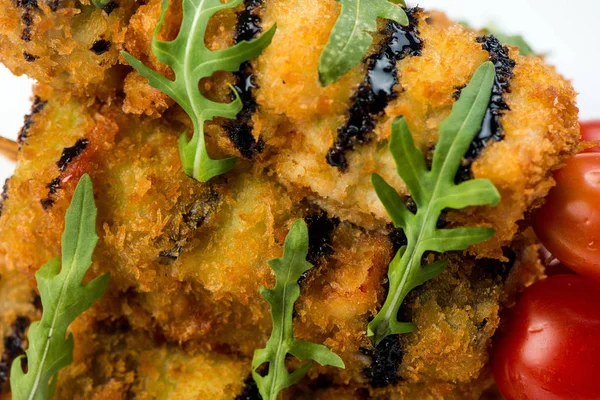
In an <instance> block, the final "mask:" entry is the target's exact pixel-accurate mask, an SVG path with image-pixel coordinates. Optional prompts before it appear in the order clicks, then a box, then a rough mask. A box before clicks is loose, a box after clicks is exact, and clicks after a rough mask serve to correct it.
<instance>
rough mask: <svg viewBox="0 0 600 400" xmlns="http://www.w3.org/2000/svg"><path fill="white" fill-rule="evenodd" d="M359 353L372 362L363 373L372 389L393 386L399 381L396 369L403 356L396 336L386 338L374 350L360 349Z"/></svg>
mask: <svg viewBox="0 0 600 400" xmlns="http://www.w3.org/2000/svg"><path fill="white" fill-rule="evenodd" d="M361 352H362V353H363V354H365V355H367V356H369V357H371V360H372V362H371V366H370V367H368V368H366V369H365V370H364V371H363V375H364V376H365V378H367V379H368V380H369V384H370V385H371V386H372V387H374V388H381V387H385V386H389V385H394V384H396V383H398V382H399V381H400V380H401V377H400V375H399V374H398V368H399V367H400V364H401V363H402V357H403V355H404V354H403V351H402V346H401V345H400V340H399V338H398V335H390V336H387V337H386V338H385V339H383V340H382V341H381V343H379V345H378V346H377V347H375V348H374V349H365V348H362V349H361Z"/></svg>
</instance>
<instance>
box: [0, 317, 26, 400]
mask: <svg viewBox="0 0 600 400" xmlns="http://www.w3.org/2000/svg"><path fill="white" fill-rule="evenodd" d="M29 323H30V321H29V318H27V317H17V319H16V320H15V322H14V323H13V325H12V333H11V334H10V335H8V336H6V337H5V338H4V351H3V352H2V358H1V359H0V393H1V392H2V387H3V386H4V384H5V383H6V382H7V381H8V374H9V371H10V366H11V364H12V362H13V360H14V359H15V358H17V357H18V356H20V355H22V354H24V353H25V350H24V349H23V347H24V341H25V331H26V330H27V328H28V327H29Z"/></svg>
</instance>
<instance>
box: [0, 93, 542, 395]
mask: <svg viewBox="0 0 600 400" xmlns="http://www.w3.org/2000/svg"><path fill="white" fill-rule="evenodd" d="M36 93H37V95H38V96H39V97H40V99H41V100H39V101H38V103H39V104H42V103H43V104H44V106H43V107H41V106H39V104H38V107H37V108H38V112H37V114H35V115H33V116H32V117H31V118H30V121H29V124H28V125H29V127H28V130H27V138H26V140H25V141H24V142H23V144H22V148H21V151H20V154H19V162H18V167H17V171H16V173H15V176H14V177H13V178H11V180H10V181H9V183H8V191H7V192H6V196H7V198H6V200H5V202H4V204H3V214H2V217H1V218H0V249H1V251H2V252H7V254H8V255H7V260H8V262H9V265H10V266H11V268H13V267H15V268H17V269H19V270H20V271H23V272H26V273H27V274H28V275H29V276H30V277H31V276H33V273H34V272H35V271H36V270H37V269H38V268H39V267H40V266H41V265H43V264H44V262H45V261H46V260H47V259H48V258H50V257H52V255H53V254H58V252H59V249H58V245H59V243H60V240H59V236H60V232H61V231H62V229H63V227H62V221H63V217H64V212H65V210H66V207H67V206H68V204H69V202H70V198H71V196H72V194H73V190H74V182H76V181H77V179H76V177H77V176H80V175H81V174H83V173H86V172H87V173H89V174H91V176H92V179H93V180H94V182H95V188H96V194H97V196H96V202H97V206H98V212H99V214H98V227H99V231H98V235H99V236H100V241H99V243H98V247H97V251H96V253H95V255H94V265H93V267H92V269H91V271H90V272H91V276H96V275H100V274H102V273H104V272H110V273H111V282H112V283H111V285H110V287H109V290H108V292H107V294H106V295H105V296H103V298H102V299H100V301H99V302H98V303H97V304H96V305H95V306H94V307H93V308H92V309H91V310H90V312H89V313H88V314H89V315H90V318H92V317H93V318H94V320H95V321H97V324H98V326H100V327H101V326H106V330H107V331H108V332H110V331H111V329H112V328H110V327H111V326H112V325H111V324H113V322H112V321H114V320H115V319H121V320H123V321H126V323H127V325H128V326H130V327H131V329H133V330H136V331H139V332H145V334H146V335H149V336H150V337H153V338H157V340H158V339H160V338H162V339H160V340H161V341H166V342H167V343H170V344H172V345H175V344H185V349H186V351H189V352H191V353H192V354H197V353H205V352H207V351H217V352H221V353H224V354H228V355H230V356H232V357H234V359H235V360H238V359H250V358H251V356H252V353H253V351H254V350H255V349H256V348H260V347H263V346H264V343H265V342H266V340H267V338H268V335H269V332H270V330H271V321H270V314H269V309H268V305H267V303H266V302H265V301H264V299H262V297H261V296H260V294H259V288H260V286H263V285H264V286H268V287H270V286H272V285H273V283H274V276H273V274H272V271H271V270H270V269H269V267H268V265H267V260H269V259H272V258H276V257H280V256H281V254H282V246H283V242H284V239H285V236H286V234H287V232H288V229H289V227H290V226H291V223H292V221H293V220H295V219H297V218H302V217H304V218H306V220H307V222H308V225H309V232H311V233H310V235H311V236H310V237H316V240H314V241H313V242H312V244H311V245H310V248H311V250H310V252H309V257H311V260H313V261H312V262H313V263H316V264H317V265H316V266H315V268H313V269H312V270H311V271H310V272H309V273H308V274H307V275H306V276H305V277H303V279H302V281H301V296H300V298H299V300H298V303H297V304H296V313H295V319H294V332H296V335H297V337H298V339H302V340H310V341H312V342H315V343H320V344H324V345H326V346H328V347H329V348H331V349H332V351H334V352H335V353H336V354H339V355H340V356H341V357H342V359H343V360H344V363H345V364H346V369H345V370H338V369H336V368H327V367H321V368H319V367H316V366H315V367H313V369H311V371H310V372H309V378H308V380H307V381H303V383H301V384H300V387H301V388H302V387H303V388H310V387H311V385H314V384H316V383H314V382H318V381H319V380H322V379H326V380H327V381H329V382H331V385H334V386H344V385H350V386H349V387H350V388H353V389H358V388H361V389H363V390H367V391H368V392H369V393H372V394H373V395H374V396H375V395H376V394H377V395H378V396H379V394H381V393H396V394H398V395H400V394H403V393H429V394H432V395H433V394H435V393H444V394H448V395H450V394H451V393H454V392H455V391H460V390H463V389H464V388H467V387H472V388H473V389H472V391H473V393H480V392H481V391H483V390H484V389H485V388H487V387H488V386H489V384H490V381H489V379H488V375H487V372H486V365H487V360H488V351H487V350H488V346H489V342H490V339H491V337H492V335H493V334H494V332H495V330H496V328H497V326H498V323H499V316H498V315H499V312H500V310H501V308H502V303H503V302H504V301H505V298H507V297H510V296H514V294H515V293H516V292H518V291H519V290H520V289H521V288H522V286H523V285H524V284H526V283H528V282H529V281H532V280H534V279H535V278H536V277H538V276H539V275H540V271H538V270H537V265H538V264H537V253H536V249H535V246H530V245H529V244H528V243H524V244H519V243H515V244H514V246H513V250H512V251H513V252H514V254H512V253H510V251H508V250H507V251H508V253H507V258H511V259H512V260H517V261H515V262H514V266H513V267H512V270H510V273H509V272H508V271H509V269H510V267H511V265H513V264H512V263H510V262H509V263H506V264H502V262H500V261H497V260H490V259H482V260H476V259H474V258H473V257H470V256H468V255H466V254H460V253H457V254H454V255H452V256H451V263H450V266H449V267H448V270H447V271H446V272H445V273H444V274H442V275H440V276H439V277H438V278H436V279H435V280H433V281H431V282H429V283H428V284H427V285H425V286H423V287H422V288H420V289H418V290H416V291H415V293H414V294H413V295H411V296H409V298H408V300H407V302H406V304H405V306H404V307H403V311H402V312H404V313H406V315H407V319H410V320H413V321H415V323H416V324H417V325H418V327H419V328H418V329H417V331H416V332H415V333H413V334H410V335H406V336H403V337H402V338H400V339H399V338H398V337H393V340H392V341H390V342H388V343H387V344H386V345H385V346H384V347H382V348H378V349H374V348H373V347H372V344H371V341H370V340H369V339H368V338H367V336H366V326H367V324H368V322H369V320H370V318H371V316H372V315H374V314H375V313H376V311H377V310H378V307H380V304H381V302H382V300H383V299H384V297H385V290H386V289H385V274H386V272H387V266H388V263H389V261H390V260H391V258H392V256H393V254H394V252H395V250H394V249H395V247H394V246H395V245H394V243H398V240H399V241H401V237H400V236H401V235H400V234H399V233H395V234H394V235H392V236H391V237H392V238H395V240H390V236H389V235H388V233H387V232H382V231H368V230H364V229H360V228H358V227H356V226H355V225H353V224H351V223H349V222H347V221H340V220H338V219H335V218H333V217H332V216H331V215H329V216H327V214H325V213H324V212H323V211H319V209H318V207H317V206H316V205H314V204H311V202H310V201H309V200H307V199H305V198H303V196H302V195H301V194H297V193H294V192H293V191H287V190H286V189H285V187H283V186H282V185H281V184H279V183H278V182H277V180H276V179H274V178H272V177H270V176H269V171H265V170H261V169H260V165H254V166H252V165H251V164H249V163H242V165H240V167H239V169H236V171H234V172H233V173H231V174H229V175H227V176H226V177H225V178H223V179H221V180H217V181H215V182H211V183H208V184H202V183H199V182H196V181H194V180H193V179H191V178H188V177H187V176H186V175H185V174H184V172H183V171H182V170H181V166H180V164H179V162H178V157H179V156H178V154H177V138H178V136H179V132H181V130H182V129H183V127H182V125H181V124H180V123H179V122H177V118H176V117H174V118H171V115H170V114H168V115H167V116H166V117H165V118H163V119H161V120H160V121H157V120H154V119H151V118H142V119H140V120H137V119H135V120H132V119H131V118H129V117H127V116H126V115H125V114H123V113H122V112H121V111H120V107H119V105H117V104H114V105H111V106H94V107H91V108H87V107H85V106H84V105H83V103H82V102H80V101H78V100H77V99H76V98H74V97H70V98H68V99H63V98H62V97H61V96H60V93H57V92H54V91H52V90H51V89H49V88H48V87H45V86H38V87H37V89H36ZM42 149H43V151H42ZM213 150H216V147H214V148H213ZM225 180H226V181H225ZM100 194H101V195H100ZM315 221H317V222H315ZM15 232H16V234H15ZM40 232H43V234H40ZM311 253H312V255H310V254H311ZM509 253H510V254H509ZM505 269H506V270H505ZM506 276H508V278H507V279H506V280H504V277H506ZM513 277H514V278H513ZM505 282H506V283H505ZM103 332H105V331H102V330H101V329H100V333H98V334H97V335H93V337H92V338H90V339H83V340H84V341H87V340H90V341H91V342H93V341H98V342H102V341H103V340H109V341H110V339H107V338H105V337H104V336H105V333H103ZM108 332H107V333H106V334H108ZM433 345H435V346H439V348H440V349H442V350H440V351H432V350H431V347H432V346H433ZM85 347H93V346H92V344H91V343H90V344H86V345H85ZM126 347H127V346H126ZM150 347H152V346H150ZM110 353H112V352H110ZM402 355H403V356H402ZM107 357H108V356H107ZM109 359H110V357H109ZM385 360H391V361H389V362H388V361H385ZM86 362H91V361H86ZM107 363H108V364H110V363H109V362H108V361H107ZM114 363H115V367H116V366H117V365H120V364H119V363H117V362H116V361H114ZM108 364H107V365H108ZM107 368H108V367H107ZM248 368H249V367H248ZM85 371H87V372H81V375H80V376H79V378H78V379H77V381H76V382H78V383H73V385H74V387H76V386H77V385H84V386H85V385H88V383H85V382H89V380H88V379H91V381H92V382H94V378H91V377H90V376H89V374H92V372H90V371H91V370H85ZM106 373H107V374H109V375H111V374H113V372H110V371H108V372H106ZM249 373H250V370H249V369H248V371H246V374H249ZM114 374H120V372H118V371H117V370H115V371H114ZM119 379H121V378H119ZM123 379H125V378H123ZM73 390H74V389H73ZM89 390H91V392H89V393H95V391H96V390H100V389H99V388H96V389H89ZM294 390H295V389H294ZM464 390H466V389H464ZM469 390H471V389H469ZM86 393H87V392H86ZM99 393H100V392H99ZM290 393H292V392H290ZM381 395H382V396H383V394H381ZM473 398H475V396H473Z"/></svg>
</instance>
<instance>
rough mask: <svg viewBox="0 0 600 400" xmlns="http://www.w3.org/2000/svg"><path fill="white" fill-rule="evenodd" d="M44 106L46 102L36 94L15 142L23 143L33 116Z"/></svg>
mask: <svg viewBox="0 0 600 400" xmlns="http://www.w3.org/2000/svg"><path fill="white" fill-rule="evenodd" d="M45 106H46V102H45V101H43V100H42V99H40V98H39V97H38V96H35V98H34V100H33V105H32V106H31V111H30V112H29V114H27V115H26V116H25V121H24V122H23V127H22V128H21V131H20V132H19V137H18V138H17V143H19V145H23V143H25V142H26V141H27V138H28V137H29V129H30V128H31V126H32V125H33V117H34V116H35V115H36V114H37V113H39V112H41V111H42V110H43V109H44V107H45Z"/></svg>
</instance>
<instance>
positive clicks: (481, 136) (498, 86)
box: [456, 36, 517, 183]
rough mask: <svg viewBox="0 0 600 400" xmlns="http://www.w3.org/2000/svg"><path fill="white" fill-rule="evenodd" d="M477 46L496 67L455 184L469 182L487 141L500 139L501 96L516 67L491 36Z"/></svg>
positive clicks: (505, 49)
mask: <svg viewBox="0 0 600 400" xmlns="http://www.w3.org/2000/svg"><path fill="white" fill-rule="evenodd" d="M477 42H478V43H481V47H482V48H483V50H485V51H487V52H488V53H489V54H490V61H491V62H492V63H494V66H495V67H496V78H495V79H494V86H493V87H492V97H491V99H490V103H489V105H488V109H487V111H486V113H485V117H484V119H483V123H482V124H481V130H480V131H479V133H477V135H476V136H475V139H473V142H472V143H471V146H470V147H469V150H468V151H467V153H466V154H465V161H466V162H465V163H464V164H463V166H462V167H461V168H460V169H459V171H458V174H457V175H456V182H457V183H458V182H464V181H467V180H469V179H472V177H473V173H472V171H471V165H472V163H473V161H475V159H476V158H477V156H478V155H479V154H481V152H482V151H483V150H484V149H485V148H486V147H487V146H488V144H489V143H490V142H491V141H496V142H498V141H501V140H503V139H504V128H503V127H502V123H501V121H500V119H501V117H502V116H503V115H504V114H505V113H506V111H510V107H509V106H508V104H507V103H506V100H505V98H504V95H505V94H506V93H510V81H511V79H512V78H513V75H514V73H513V70H514V68H515V66H516V65H517V63H516V62H515V60H513V59H511V58H510V56H509V51H508V47H506V46H503V45H502V43H501V42H500V41H499V40H498V39H497V38H496V37H495V36H481V37H478V38H477Z"/></svg>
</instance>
